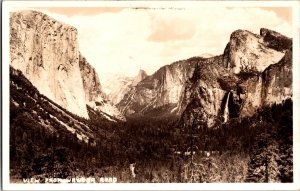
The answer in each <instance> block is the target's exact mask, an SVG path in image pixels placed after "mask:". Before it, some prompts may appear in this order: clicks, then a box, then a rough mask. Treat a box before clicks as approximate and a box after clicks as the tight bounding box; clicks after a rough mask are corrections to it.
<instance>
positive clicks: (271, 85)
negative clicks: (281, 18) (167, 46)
mask: <svg viewBox="0 0 300 191" xmlns="http://www.w3.org/2000/svg"><path fill="white" fill-rule="evenodd" d="M291 48H292V40H291V39H289V38H287V37H285V36H283V35H281V34H279V33H277V32H275V31H271V30H268V29H262V30H261V35H255V34H252V33H250V32H249V31H242V30H238V31H235V32H234V33H233V34H232V35H231V38H230V42H229V43H228V45H227V47H226V48H225V51H224V54H223V55H222V56H219V57H213V58H211V59H208V60H210V62H209V61H208V60H206V62H209V63H207V64H201V63H199V64H198V65H197V67H196V69H195V72H194V75H193V78H191V79H190V80H188V81H187V84H186V88H185V91H184V96H183V99H182V101H181V103H182V104H181V109H182V117H181V124H182V125H183V126H186V127H189V126H191V124H192V123H194V122H195V121H196V124H203V125H207V126H209V127H210V126H213V125H216V124H219V123H223V122H226V121H227V120H228V119H231V118H236V117H245V116H251V115H253V114H254V113H255V112H256V111H257V109H259V108H261V107H263V106H266V105H271V104H273V103H281V102H283V101H284V100H286V99H288V98H291V97H292V50H291Z"/></svg>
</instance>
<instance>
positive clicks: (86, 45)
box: [33, 7, 292, 81]
mask: <svg viewBox="0 0 300 191" xmlns="http://www.w3.org/2000/svg"><path fill="white" fill-rule="evenodd" d="M33 9H36V10H39V11H41V12H43V13H45V14H48V15H49V16H51V17H53V18H54V19H56V20H58V21H61V22H64V23H67V24H69V25H72V26H74V27H76V28H77V30H78V41H79V49H80V51H81V53H82V54H83V55H84V56H85V57H86V59H87V60H88V62H89V63H90V64H91V65H92V66H94V67H95V68H96V71H97V73H98V74H99V77H100V80H101V79H103V78H105V77H106V76H107V74H108V73H110V74H125V75H126V76H135V75H137V73H138V71H139V69H143V70H145V71H146V72H147V73H148V74H152V73H154V72H155V71H156V70H158V69H159V68H160V67H162V66H164V65H167V64H171V63H172V62H175V61H178V60H182V59H187V58H190V57H193V56H200V55H202V54H207V53H209V54H212V55H220V54H222V53H223V51H224V48H225V46H226V44H227V43H228V41H229V38H230V34H231V33H232V32H233V31H235V30H237V29H245V30H249V31H252V32H254V33H259V30H260V28H262V27H264V28H269V29H272V30H276V31H278V32H280V33H282V34H284V35H287V36H289V37H291V36H292V23H291V8H284V7H276V8H274V7H264V8H257V7H251V8H236V7H214V8H209V7H203V8H201V7H197V8H182V9H181V8H165V9H162V8H118V7H102V8H101V7H98V8H97V7H84V8H81V7H76V8H75V7H73V8H72V7H68V8H66V7H51V8H50V7H49V8H45V7H43V8H37V7H35V8H33ZM110 76H111V75H110ZM104 81H105V79H104Z"/></svg>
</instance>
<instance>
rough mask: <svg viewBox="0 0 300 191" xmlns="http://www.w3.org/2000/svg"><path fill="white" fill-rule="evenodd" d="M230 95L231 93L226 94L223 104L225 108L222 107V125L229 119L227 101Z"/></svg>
mask: <svg viewBox="0 0 300 191" xmlns="http://www.w3.org/2000/svg"><path fill="white" fill-rule="evenodd" d="M230 93H231V92H228V94H227V99H226V104H225V107H224V114H223V117H224V123H226V122H227V121H228V119H229V108H228V101H229V96H230Z"/></svg>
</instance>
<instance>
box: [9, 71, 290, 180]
mask: <svg viewBox="0 0 300 191" xmlns="http://www.w3.org/2000/svg"><path fill="white" fill-rule="evenodd" d="M10 91H11V98H10V171H11V172H10V173H11V181H13V182H16V181H20V180H22V178H30V177H42V178H47V177H56V178H66V177H79V176H85V177H89V176H91V177H95V178H96V179H97V178H99V177H104V176H114V177H117V178H118V182H292V181H293V171H292V169H293V153H292V146H293V144H292V143H293V142H292V138H293V136H292V135H293V131H292V130H293V129H292V127H293V125H292V116H293V115H292V101H291V100H287V101H285V102H284V103H282V104H278V105H273V106H270V107H265V108H262V109H260V110H259V111H257V114H256V115H255V116H252V117H245V118H242V119H241V118H233V119H231V120H230V121H228V123H226V124H218V126H216V127H214V128H206V127H204V126H203V127H201V128H195V131H194V132H193V133H194V134H196V135H197V136H196V137H195V138H193V139H191V137H190V135H189V133H190V132H189V131H187V130H185V129H183V128H182V126H181V124H178V123H177V122H178V119H177V118H176V117H174V116H169V117H166V116H164V117H161V118H150V117H142V116H140V117H139V116H135V117H134V118H129V119H128V120H127V122H118V123H113V122H109V121H107V120H105V119H104V118H103V117H102V116H101V115H98V114H97V112H95V111H93V110H92V109H91V108H89V114H90V116H91V120H87V119H83V118H80V117H78V116H76V115H74V114H71V113H70V112H68V111H66V110H65V109H63V108H62V107H60V106H58V105H57V104H55V103H53V102H52V101H51V100H49V99H48V98H46V97H45V96H43V95H41V94H39V93H38V91H37V90H36V89H35V88H34V86H32V84H31V83H30V82H29V81H28V80H26V79H25V78H24V77H23V76H22V74H20V73H17V72H16V71H11V88H10ZM50 116H55V117H56V118H53V117H50ZM61 122H63V124H68V125H69V126H73V127H74V129H75V130H76V132H77V133H78V132H80V133H83V132H84V133H86V135H87V136H89V140H88V141H87V142H85V141H84V140H79V139H78V138H77V136H76V132H75V133H72V132H70V131H68V130H67V129H66V127H65V126H64V125H63V124H62V123H61ZM83 124H86V125H87V126H85V125H83ZM192 144H193V145H194V146H195V149H194V151H195V155H193V161H191V157H192V155H185V154H187V153H186V152H187V151H190V150H188V149H189V148H190V147H191V145H192ZM208 151H209V152H210V153H211V155H210V156H209V157H208V156H207V152H208ZM134 162H135V163H136V168H135V170H136V178H133V177H132V176H131V173H130V170H129V163H134ZM191 162H192V163H191Z"/></svg>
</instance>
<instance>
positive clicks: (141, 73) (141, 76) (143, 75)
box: [132, 69, 148, 86]
mask: <svg viewBox="0 0 300 191" xmlns="http://www.w3.org/2000/svg"><path fill="white" fill-rule="evenodd" d="M147 76H148V75H147V73H146V71H145V70H142V69H140V70H139V73H138V75H137V76H136V77H135V78H134V80H133V81H132V86H136V85H137V84H138V83H139V82H140V81H142V80H144V79H145V78H146V77H147Z"/></svg>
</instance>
